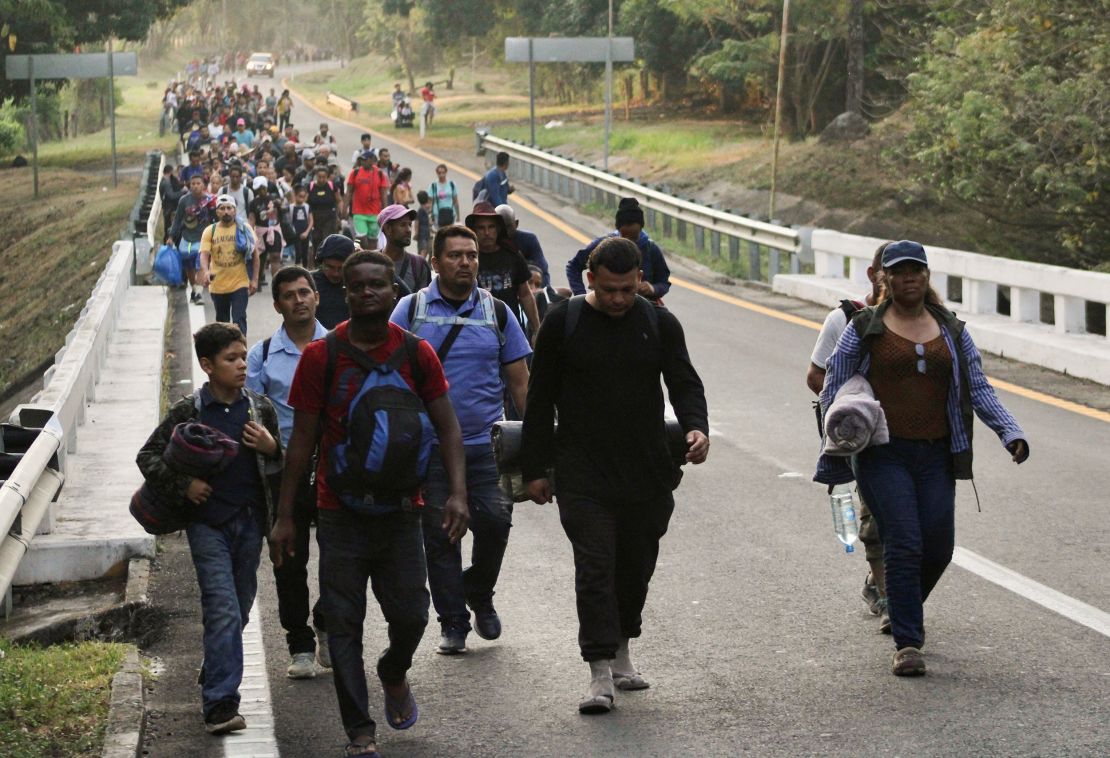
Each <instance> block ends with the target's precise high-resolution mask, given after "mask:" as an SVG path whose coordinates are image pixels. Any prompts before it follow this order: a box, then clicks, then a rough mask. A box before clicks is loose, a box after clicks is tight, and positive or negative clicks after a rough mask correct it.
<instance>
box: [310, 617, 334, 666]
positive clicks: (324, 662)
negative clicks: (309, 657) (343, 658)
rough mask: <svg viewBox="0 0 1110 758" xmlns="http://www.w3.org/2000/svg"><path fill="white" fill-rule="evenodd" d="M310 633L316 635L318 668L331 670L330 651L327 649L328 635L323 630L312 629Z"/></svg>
mask: <svg viewBox="0 0 1110 758" xmlns="http://www.w3.org/2000/svg"><path fill="white" fill-rule="evenodd" d="M312 631H314V632H315V633H316V663H318V664H320V668H324V669H330V668H331V649H330V648H329V647H328V633H327V632H325V631H324V630H323V629H317V628H316V627H315V626H314V627H312Z"/></svg>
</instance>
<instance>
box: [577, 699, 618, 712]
mask: <svg viewBox="0 0 1110 758" xmlns="http://www.w3.org/2000/svg"><path fill="white" fill-rule="evenodd" d="M611 710H613V698H611V697H609V696H608V695H590V696H587V697H586V699H585V700H583V701H582V702H581V703H579V704H578V712H579V713H581V714H583V715H586V716H590V715H595V714H602V713H608V712H609V711H611Z"/></svg>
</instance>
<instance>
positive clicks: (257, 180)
mask: <svg viewBox="0 0 1110 758" xmlns="http://www.w3.org/2000/svg"><path fill="white" fill-rule="evenodd" d="M251 187H252V188H253V189H258V188H259V187H266V188H267V189H268V188H269V187H270V180H269V179H267V178H266V177H264V176H256V177H254V181H253V182H251Z"/></svg>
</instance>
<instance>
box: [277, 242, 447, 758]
mask: <svg viewBox="0 0 1110 758" xmlns="http://www.w3.org/2000/svg"><path fill="white" fill-rule="evenodd" d="M393 277H394V272H393V261H391V260H390V259H389V258H388V257H387V256H385V255H383V254H382V253H379V252H376V251H370V252H366V251H360V252H357V253H354V254H353V255H351V256H350V257H349V258H347V260H346V261H345V262H344V264H343V280H344V283H345V284H346V289H347V302H348V305H349V306H350V310H351V318H350V320H349V321H345V322H343V323H341V324H339V326H337V327H336V328H335V330H334V331H333V332H331V333H329V334H328V336H327V337H326V338H325V339H322V340H316V341H315V342H311V343H309V344H308V345H307V346H306V347H305V349H304V352H303V354H302V355H301V360H300V362H299V363H298V364H297V371H296V374H295V375H294V378H293V386H292V388H291V389H290V391H289V405H291V406H292V407H293V432H292V435H291V436H290V439H289V451H288V456H287V458H286V466H285V471H284V472H283V478H282V484H281V497H280V501H279V512H278V519H277V523H276V524H275V526H274V530H273V532H272V534H271V542H272V543H273V548H272V556H273V559H274V562H275V565H278V566H280V564H281V561H282V560H283V559H284V558H285V556H287V555H290V554H292V553H293V552H294V550H295V548H294V544H295V543H294V540H295V536H296V535H295V532H296V528H295V526H294V522H293V511H294V507H295V502H294V500H295V495H296V485H297V482H299V481H300V480H301V478H302V477H303V476H304V474H305V472H306V471H307V469H308V466H309V462H310V461H311V458H312V452H313V449H314V448H316V443H317V430H318V429H319V428H320V424H321V423H322V424H323V429H322V434H321V436H320V438H319V439H320V455H319V456H318V461H317V467H316V483H317V507H318V513H317V534H316V538H317V542H318V543H319V547H320V596H321V599H322V601H323V606H324V607H323V611H324V618H325V619H326V620H327V636H328V646H329V648H330V650H331V662H332V670H333V671H334V678H335V692H336V696H337V698H338V700H339V712H340V716H341V717H342V720H343V727H344V729H345V731H346V733H347V738H348V740H349V744H348V745H347V755H376V754H377V748H376V725H375V724H374V720H373V719H372V718H370V712H369V706H368V702H367V688H366V673H365V669H364V667H363V648H362V640H363V621H364V620H365V617H366V583H367V581H368V580H369V581H371V582H372V583H373V588H374V594H375V597H376V598H377V600H378V603H379V605H380V606H381V609H382V615H383V616H384V617H385V620H386V622H387V623H388V625H389V646H388V647H387V648H386V650H385V652H383V653H382V655H381V656H380V657H379V658H378V664H377V674H378V678H379V680H380V681H381V683H382V688H383V690H384V699H385V711H386V714H387V717H388V719H387V723H388V724H389V725H390V726H391V727H392V728H394V729H408V728H409V727H411V726H412V725H413V724H415V723H416V720H417V717H418V715H419V709H418V708H417V705H416V701H415V699H414V698H413V694H412V690H411V689H410V688H409V683H408V679H407V677H406V673H407V672H408V670H409V668H410V667H411V666H412V656H413V653H414V652H415V651H416V648H417V646H418V645H419V644H420V638H421V637H422V636H423V634H424V627H425V626H427V623H428V590H427V588H426V587H425V583H426V581H427V570H426V568H425V563H424V542H423V537H422V534H421V528H420V512H421V510H422V508H423V501H422V500H420V495H419V489H420V481H421V480H422V478H423V476H424V475H426V471H427V468H426V467H427V462H428V461H429V460H430V453H431V444H432V440H433V437H434V438H435V439H438V441H439V445H440V450H441V451H442V456H443V465H444V468H445V469H446V471H447V477H448V481H449V482H450V484H449V495H448V497H447V499H446V503H445V505H444V509H443V521H442V523H440V524H439V528H441V529H443V530H444V531H446V533H447V535H448V539H450V540H453V541H457V540H459V539H460V538H461V537H462V536H463V534H464V533H465V532H466V525H467V521H468V519H469V516H468V513H467V504H466V478H465V466H464V458H463V445H462V435H461V433H460V431H459V422H458V420H457V419H456V418H455V411H454V408H452V406H451V399H450V397H449V396H448V394H447V389H448V388H447V380H446V378H445V377H444V374H443V367H442V365H441V364H440V362H439V359H438V358H437V357H436V353H435V350H433V349H432V347H431V346H430V345H429V344H428V343H427V342H425V341H424V340H421V339H420V338H418V337H416V336H414V335H412V334H409V333H408V332H405V331H404V330H403V329H401V327H399V326H396V325H394V324H390V323H389V315H390V313H392V311H393V306H394V304H395V301H396V296H397V287H396V285H395V284H394V279H393ZM378 398H381V399H383V400H384V401H387V402H388V405H387V403H386V402H381V403H379V404H377V405H375V402H376V399H378ZM352 404H353V405H354V412H353V413H351V414H350V415H348V409H349V408H350V407H351V406H352ZM381 414H388V423H387V424H382V425H380V426H376V423H377V419H378V418H380V416H381ZM385 429H388V432H387V433H386V434H380V433H376V432H380V431H381V430H385ZM360 446H363V447H365V448H366V449H362V447H360ZM414 461H423V464H422V466H423V469H422V467H421V464H420V463H414ZM376 462H381V464H382V465H380V466H378V467H377V470H371V469H373V468H374V467H375V466H377V463H376ZM400 482H405V484H404V485H403V486H402V485H399V484H398V483H400ZM384 483H389V485H386V484H384Z"/></svg>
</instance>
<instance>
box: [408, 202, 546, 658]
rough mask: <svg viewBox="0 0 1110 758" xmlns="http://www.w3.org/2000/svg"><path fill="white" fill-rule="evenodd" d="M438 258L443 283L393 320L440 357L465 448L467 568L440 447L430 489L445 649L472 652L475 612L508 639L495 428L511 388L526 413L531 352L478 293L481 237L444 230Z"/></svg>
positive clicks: (485, 627)
mask: <svg viewBox="0 0 1110 758" xmlns="http://www.w3.org/2000/svg"><path fill="white" fill-rule="evenodd" d="M432 251H433V253H432V266H433V267H434V268H435V270H436V273H437V274H438V276H437V277H436V278H435V279H433V280H432V283H431V284H430V285H429V286H428V287H425V288H424V289H422V290H420V291H419V292H417V293H415V294H413V295H408V296H406V297H404V298H402V299H401V301H400V302H399V303H397V307H396V309H395V310H394V311H393V316H392V317H391V318H390V320H391V321H393V323H395V324H397V325H398V326H400V327H402V328H404V329H409V330H410V331H412V332H414V333H415V334H418V335H419V336H421V337H423V338H424V339H425V340H427V341H428V344H430V345H431V346H432V347H433V348H434V349H435V350H436V353H437V354H438V355H439V359H440V362H442V363H443V370H444V372H445V373H446V375H447V381H448V383H449V385H450V397H451V404H452V405H453V406H454V408H455V414H456V415H457V416H458V419H459V426H460V427H461V429H462V435H463V444H464V446H465V449H466V494H467V501H468V504H469V507H470V531H471V532H472V533H473V535H474V546H473V550H472V552H471V565H470V568H468V569H467V570H466V571H463V570H462V548H461V547H460V545H459V544H458V543H455V544H452V543H451V542H450V541H449V540H448V537H447V533H446V532H445V531H444V529H443V520H444V519H443V508H444V505H445V504H446V502H447V496H448V494H449V487H448V479H447V473H446V471H445V469H444V467H443V462H442V460H441V459H440V455H439V453H438V450H433V451H432V460H431V464H430V465H429V467H428V478H427V480H426V481H425V483H424V502H425V505H424V513H423V520H424V551H425V553H426V555H427V562H428V584H429V587H430V588H431V591H432V602H433V604H434V605H435V608H436V613H437V614H438V616H439V623H440V625H441V627H442V632H443V638H442V641H441V642H440V645H439V649H438V652H440V653H442V654H443V655H454V654H457V653H462V652H465V651H466V635H467V634H468V633H469V632H470V629H471V626H470V612H469V611H468V610H467V606H470V609H471V610H473V611H474V628H475V630H476V632H477V634H478V636H479V637H481V638H482V639H487V640H494V639H497V638H498V637H499V636H501V620H500V618H499V617H498V615H497V611H496V610H494V607H493V594H494V591H493V588H494V585H496V583H497V577H498V574H499V573H500V572H501V561H502V559H503V558H504V556H505V548H506V546H507V545H508V542H509V528H510V527H511V526H512V515H513V503H512V499H511V498H510V497H509V496H507V495H506V494H505V493H504V492H503V491H502V490H501V488H500V487H499V486H498V473H497V463H496V461H495V459H494V455H493V445H492V443H491V441H490V430H491V429H492V428H493V425H494V423H496V422H497V421H499V420H501V418H502V416H503V413H504V397H505V389H506V387H507V388H508V390H509V393H510V395H511V396H512V399H513V402H514V403H515V404H516V407H517V408H519V409H520V410H521V412H523V411H524V404H525V398H526V396H527V392H528V365H527V358H528V356H530V355H531V354H532V350H531V348H530V347H529V346H528V340H527V339H526V338H525V337H524V332H523V331H522V330H521V328H520V322H518V321H517V319H516V317H515V316H514V315H512V314H510V313H509V312H508V308H507V307H506V305H505V304H504V303H503V302H501V301H500V300H498V299H496V298H495V297H493V296H492V295H491V294H490V293H489V292H488V291H486V290H483V289H480V288H479V287H478V286H477V276H478V240H477V237H475V235H474V232H472V231H470V229H468V228H466V227H465V226H461V225H457V224H453V225H451V226H446V227H443V228H441V229H440V230H439V231H437V232H436V236H435V241H434V242H433V244H432Z"/></svg>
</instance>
